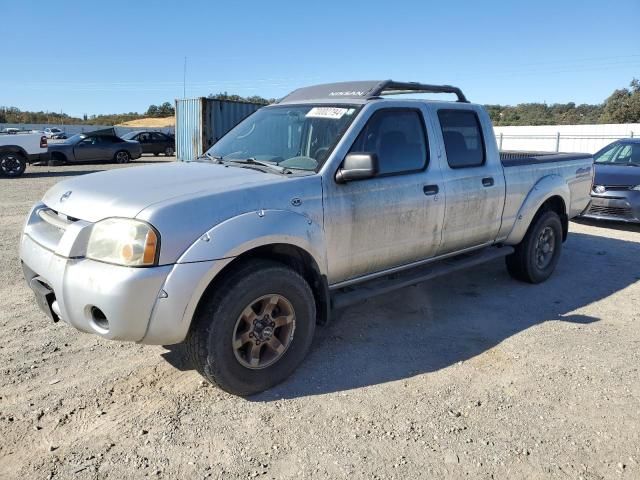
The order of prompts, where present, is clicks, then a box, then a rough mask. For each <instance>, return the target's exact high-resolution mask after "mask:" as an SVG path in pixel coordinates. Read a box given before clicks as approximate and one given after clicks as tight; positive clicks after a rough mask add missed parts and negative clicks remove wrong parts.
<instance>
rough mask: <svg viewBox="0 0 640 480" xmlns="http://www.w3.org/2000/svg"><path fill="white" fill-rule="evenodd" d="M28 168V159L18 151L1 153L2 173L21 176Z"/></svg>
mask: <svg viewBox="0 0 640 480" xmlns="http://www.w3.org/2000/svg"><path fill="white" fill-rule="evenodd" d="M26 168H27V160H26V158H24V156H23V155H21V154H20V153H17V152H3V153H0V175H4V176H6V177H19V176H20V175H22V174H23V173H24V171H25V169H26Z"/></svg>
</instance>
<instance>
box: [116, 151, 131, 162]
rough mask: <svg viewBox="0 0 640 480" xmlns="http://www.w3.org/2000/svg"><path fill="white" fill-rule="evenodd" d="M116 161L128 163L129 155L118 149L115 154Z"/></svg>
mask: <svg viewBox="0 0 640 480" xmlns="http://www.w3.org/2000/svg"><path fill="white" fill-rule="evenodd" d="M115 160H116V163H129V162H130V161H131V155H129V152H127V151H126V150H120V151H119V152H117V153H116V155H115Z"/></svg>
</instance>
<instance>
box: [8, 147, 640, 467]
mask: <svg viewBox="0 0 640 480" xmlns="http://www.w3.org/2000/svg"><path fill="white" fill-rule="evenodd" d="M143 161H144V162H156V161H164V160H162V159H154V158H153V157H151V158H149V157H145V158H144V159H143ZM136 163H142V162H141V161H138V162H136ZM105 168H116V167H114V166H112V165H88V166H87V165H81V166H68V167H51V168H49V167H30V168H29V169H28V170H27V173H26V174H25V176H24V177H22V178H20V179H14V180H8V179H0V202H1V205H2V207H1V210H0V253H1V255H0V327H1V328H2V333H3V335H2V340H0V366H1V368H2V375H1V376H0V478H29V479H32V478H34V479H35V478H56V479H57V478H77V479H92V478H113V479H122V478H142V477H147V476H149V477H155V478H225V479H226V478H252V477H260V478H274V479H281V478H327V479H336V478H346V477H349V478H373V479H375V478H380V479H383V478H384V479H386V478H398V479H406V478H481V479H484V478H562V479H565V478H575V479H578V478H583V479H600V478H629V479H632V478H640V465H639V462H640V381H639V380H640V378H639V377H640V375H639V371H638V368H639V365H640V353H639V351H640V313H639V312H640V308H639V307H640V281H639V280H640V228H636V227H624V226H614V225H595V224H577V223H572V224H571V227H570V230H571V233H570V235H569V239H568V241H567V243H566V244H565V248H564V252H563V256H562V259H561V261H560V263H559V266H558V269H557V271H556V273H555V275H554V276H553V277H552V278H551V279H550V280H549V281H548V282H546V283H545V284H542V285H538V286H531V285H525V284H521V283H517V282H515V281H513V280H511V279H510V278H509V277H508V276H507V273H506V271H505V269H504V267H503V263H502V262H501V261H497V262H494V263H490V264H487V265H485V266H483V267H480V268H476V269H473V270H469V271H466V272H463V273H459V274H454V275H450V276H448V277H445V278H441V279H439V280H435V281H432V282H429V283H425V284H422V285H420V286H418V287H413V288H410V289H405V290H402V291H399V292H397V293H395V294H392V295H387V296H385V297H382V298H377V299H372V300H370V301H368V302H367V303H364V304H362V305H358V306H354V307H352V308H350V309H348V310H346V311H344V312H343V313H342V314H341V315H340V316H339V317H338V318H336V319H335V321H334V322H333V323H332V324H331V325H330V326H329V327H321V328H319V329H318V330H317V337H316V339H315V342H314V346H313V349H312V352H311V354H310V356H309V357H308V358H307V360H306V361H305V363H304V364H303V365H302V367H301V368H300V369H299V370H298V371H297V372H296V373H295V374H294V376H293V377H292V378H290V379H289V380H288V381H287V382H286V383H284V384H282V385H280V386H278V387H276V388H274V389H272V390H271V391H268V392H266V393H264V394H261V395H258V396H256V397H252V398H248V399H243V398H238V397H233V396H231V395H228V394H226V393H224V392H222V391H220V390H218V389H217V388H214V387H211V386H209V385H208V384H205V383H204V382H203V381H202V380H201V377H199V376H198V374H196V373H195V372H194V371H193V370H190V369H189V367H188V366H187V365H186V364H185V362H184V361H183V360H182V359H183V356H182V350H181V349H180V348H179V347H172V348H171V349H170V350H168V349H166V348H163V347H154V346H141V345H136V344H130V343H115V342H108V341H104V340H101V339H100V338H98V337H95V336H91V335H87V334H82V333H79V332H77V331H75V330H73V329H71V328H69V327H67V326H66V325H64V324H53V323H50V322H48V321H47V320H46V319H45V317H44V315H43V314H41V313H40V312H39V311H38V309H37V307H36V303H35V301H34V298H33V296H32V294H31V292H30V291H29V289H28V288H27V286H26V285H25V283H24V281H23V279H22V276H21V271H20V266H19V262H18V257H17V249H18V240H19V235H20V230H21V228H22V223H23V221H24V218H25V215H26V213H27V211H28V209H29V207H30V206H31V205H32V204H33V203H34V202H35V201H37V200H38V199H39V198H40V197H41V196H42V194H43V193H44V192H45V190H46V189H47V188H48V187H49V186H51V185H53V184H54V183H55V182H57V181H59V180H61V179H63V178H65V177H67V176H70V175H79V174H84V173H89V172H91V171H95V170H102V169H105Z"/></svg>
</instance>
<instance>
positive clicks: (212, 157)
mask: <svg viewBox="0 0 640 480" xmlns="http://www.w3.org/2000/svg"><path fill="white" fill-rule="evenodd" d="M205 157H206V158H208V159H209V160H211V161H213V162H215V163H222V157H219V156H217V155H211V154H210V153H209V152H204V155H200V156H199V157H198V158H197V160H200V159H202V158H205Z"/></svg>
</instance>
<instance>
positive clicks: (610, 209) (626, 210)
mask: <svg viewBox="0 0 640 480" xmlns="http://www.w3.org/2000/svg"><path fill="white" fill-rule="evenodd" d="M582 216H583V217H584V218H592V219H595V220H613V221H617V222H628V223H640V192H638V191H633V190H629V191H623V192H620V191H616V192H615V194H612V195H592V196H591V205H590V207H589V209H588V210H587V211H586V212H585V213H583V214H582Z"/></svg>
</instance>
